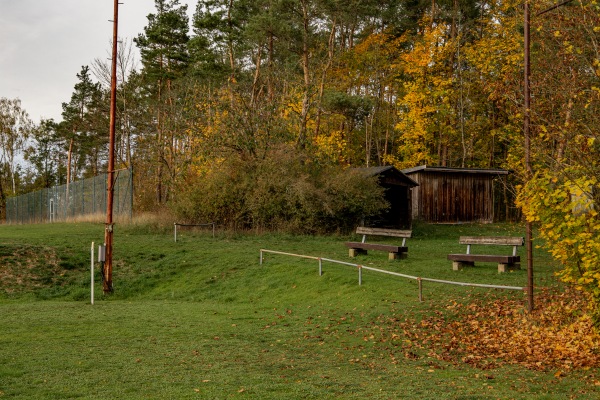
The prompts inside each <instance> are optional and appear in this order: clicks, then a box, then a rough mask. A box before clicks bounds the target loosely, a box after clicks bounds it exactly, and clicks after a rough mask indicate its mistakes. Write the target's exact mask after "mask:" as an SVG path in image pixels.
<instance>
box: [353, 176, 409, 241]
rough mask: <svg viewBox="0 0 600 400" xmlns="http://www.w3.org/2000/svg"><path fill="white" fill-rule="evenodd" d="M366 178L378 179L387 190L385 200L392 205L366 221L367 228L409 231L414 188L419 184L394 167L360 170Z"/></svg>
mask: <svg viewBox="0 0 600 400" xmlns="http://www.w3.org/2000/svg"><path fill="white" fill-rule="evenodd" d="M358 170H359V171H360V172H362V173H363V174H365V175H366V176H375V177H377V178H378V182H379V185H380V186H381V187H383V188H384V189H385V199H386V200H387V201H388V203H389V204H390V207H389V209H388V210H386V211H385V212H384V213H382V214H381V215H379V216H377V217H371V218H369V220H368V221H365V225H366V226H371V227H378V228H393V229H408V228H410V227H411V226H412V215H413V213H412V211H411V207H412V201H411V194H412V190H411V189H412V188H414V187H415V186H418V184H417V183H416V182H415V181H414V180H412V179H411V178H410V177H408V176H406V175H405V174H404V173H402V171H400V170H398V169H396V168H395V167H392V166H384V167H368V168H358Z"/></svg>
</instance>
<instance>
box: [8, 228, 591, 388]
mask: <svg viewBox="0 0 600 400" xmlns="http://www.w3.org/2000/svg"><path fill="white" fill-rule="evenodd" d="M479 233H481V234H493V235H500V234H515V233H516V234H522V233H521V232H520V227H518V226H512V225H489V226H483V227H482V226H471V225H464V226H417V227H416V228H415V237H414V238H413V239H411V240H409V242H408V244H409V258H408V259H406V260H397V261H392V262H390V261H388V260H387V255H386V254H383V253H377V252H375V253H373V254H369V255H368V256H364V257H359V258H358V260H357V262H360V263H365V264H366V265H373V266H374V267H377V268H382V269H389V270H392V271H398V272H402V273H406V274H410V275H417V276H424V277H434V278H440V279H450V280H461V281H468V282H480V283H495V284H507V285H516V286H522V285H524V283H525V279H526V272H525V270H521V271H515V272H511V273H508V274H502V275H499V274H498V273H497V270H496V266H495V265H491V264H490V265H482V266H478V267H475V268H470V269H465V270H463V271H460V272H454V271H452V270H451V266H450V263H449V262H448V261H447V260H446V259H445V257H446V254H447V253H448V252H460V251H464V248H463V247H462V246H459V245H458V244H457V239H458V236H459V235H462V234H479ZM102 235H103V226H102V225H91V224H77V225H62V224H55V225H33V226H1V227H0V257H2V258H0V262H2V263H3V265H2V266H0V271H3V274H4V275H0V277H3V278H1V279H3V280H1V281H0V282H1V283H3V285H4V286H3V287H0V299H1V300H0V315H2V323H1V324H0V398H23V399H24V398H77V397H80V398H98V399H108V398H128V399H130V398H261V399H265V398H272V399H279V398H284V397H285V398H338V397H342V398H364V397H367V396H369V397H372V398H381V399H387V398H464V399H467V398H539V399H543V398H565V397H569V396H579V398H597V396H598V392H597V391H595V387H594V386H590V383H589V380H588V379H585V378H584V376H585V375H593V374H595V373H596V371H591V372H590V371H586V372H584V373H579V372H574V373H571V374H568V375H567V376H566V377H561V378H560V379H557V378H555V377H554V374H553V373H551V372H550V373H541V372H534V371H529V370H525V369H523V368H520V367H516V366H515V367H504V368H501V369H498V370H493V371H481V370H477V369H473V368H471V367H469V366H466V365H460V364H459V365H454V366H453V365H450V364H443V363H440V362H439V361H437V360H434V359H433V358H430V357H428V356H427V354H425V353H423V354H417V355H411V357H408V358H407V357H405V355H404V353H403V349H402V346H401V344H402V340H403V339H402V337H401V336H400V337H398V338H390V339H389V340H388V341H385V342H382V341H380V340H373V337H375V336H377V335H376V333H377V332H378V327H377V326H376V322H375V321H376V320H377V317H378V316H379V315H382V314H384V315H386V316H392V317H395V318H397V319H401V320H404V319H406V318H415V319H418V318H419V317H420V316H422V315H425V314H427V313H431V312H438V311H442V312H443V309H444V307H445V304H446V302H447V301H449V300H458V301H461V299H463V298H465V297H466V296H467V295H471V296H476V297H493V296H497V295H502V296H511V297H516V298H521V297H523V295H522V293H518V292H497V291H489V290H482V289H469V288H463V287H454V286H445V285H444V286H442V285H439V284H433V283H427V284H425V288H424V297H425V302H423V303H419V302H418V301H417V286H416V283H415V282H414V281H410V280H404V279H401V278H390V277H388V276H384V275H381V274H377V273H373V272H368V271H365V273H364V275H363V285H362V286H358V284H357V273H356V271H355V270H354V269H353V268H352V267H346V266H341V265H334V264H327V263H326V264H324V271H325V274H324V275H323V276H322V277H319V276H318V274H317V263H316V261H312V260H302V259H295V258H289V257H285V256H279V255H269V256H268V257H267V260H266V263H265V264H264V265H263V266H262V267H261V266H259V265H258V257H259V249H260V248H267V249H273V250H281V251H288V252H293V253H301V254H308V255H315V256H323V257H328V258H333V259H338V260H343V261H350V260H349V259H348V257H347V250H346V248H345V247H344V246H343V244H342V243H343V241H344V240H345V239H346V238H343V237H335V236H331V237H309V236H301V237H297V236H286V235H261V236H251V235H248V236H246V235H243V236H228V235H217V238H215V239H213V238H212V237H211V236H210V235H208V234H205V233H201V232H196V233H194V232H184V233H182V234H181V235H180V237H179V239H180V241H179V242H178V243H174V242H173V237H172V232H170V231H168V230H163V231H161V230H150V229H147V228H144V227H118V229H117V232H116V233H115V261H116V262H115V272H114V283H115V290H116V293H115V294H114V295H113V296H111V297H110V298H104V296H102V294H99V295H98V296H97V301H96V304H95V305H94V306H91V305H89V282H90V277H89V253H90V244H91V242H92V241H95V242H100V241H101V240H102ZM391 242H393V240H392V241H391ZM11 252H17V253H19V252H20V254H24V257H27V258H28V260H29V262H28V263H25V264H26V266H23V265H21V266H20V268H21V271H22V270H23V268H27V269H28V270H29V271H30V273H29V274H24V275H22V276H20V277H18V276H15V275H16V274H17V272H15V271H19V268H16V269H15V267H14V264H15V263H16V260H14V259H13V260H10V261H7V260H8V259H9V258H11V257H12V256H10V253H11ZM36 254H37V255H36ZM40 254H44V256H41V255H40ZM46 254H50V255H51V256H47V255H46ZM521 254H523V252H521ZM34 255H36V256H34ZM536 256H537V257H536V269H537V271H538V272H537V274H536V284H537V285H540V286H546V285H552V284H555V282H554V278H552V268H551V267H550V266H549V265H548V260H547V259H545V258H543V255H542V254H537V253H536ZM13 258H14V257H13ZM9 264H10V265H13V267H11V268H12V269H10V272H7V271H9V270H8V267H6V266H5V265H9ZM25 264H24V265H25ZM44 266H46V268H44ZM9 278H10V279H9ZM96 279H99V277H98V274H97V278H96ZM16 282H20V284H18V285H17V284H16ZM7 283H12V284H11V285H10V287H7ZM15 287H16V288H18V290H15ZM8 289H10V290H12V291H11V292H10V293H9V292H7V290H8ZM96 293H101V290H100V285H99V284H97V286H96ZM38 299H42V300H44V301H32V300H38ZM374 333H375V335H373V334H374Z"/></svg>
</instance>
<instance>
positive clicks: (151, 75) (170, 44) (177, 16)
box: [134, 0, 189, 204]
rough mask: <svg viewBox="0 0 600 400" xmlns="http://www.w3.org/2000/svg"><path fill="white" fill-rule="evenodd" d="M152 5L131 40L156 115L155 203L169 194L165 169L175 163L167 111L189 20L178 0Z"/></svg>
mask: <svg viewBox="0 0 600 400" xmlns="http://www.w3.org/2000/svg"><path fill="white" fill-rule="evenodd" d="M155 6H156V11H157V12H156V14H149V15H148V25H147V26H146V27H145V28H144V34H140V35H139V36H138V37H137V38H135V39H134V42H135V44H136V45H137V46H138V48H139V49H140V52H141V57H142V65H143V77H144V79H145V81H146V82H147V84H148V86H147V100H148V106H149V107H150V112H151V113H152V115H153V116H154V118H155V122H154V129H153V130H154V131H155V133H154V138H153V141H154V145H153V146H151V149H152V152H153V155H152V158H153V163H152V164H151V167H152V168H153V169H155V170H156V172H155V174H156V176H155V178H156V203H157V204H162V203H163V202H164V201H165V200H166V199H167V198H168V195H169V190H168V186H165V185H164V180H165V177H164V168H165V166H166V167H167V168H171V167H172V163H173V162H174V160H173V157H172V155H173V154H172V153H169V151H168V149H173V148H176V147H177V146H176V141H177V138H176V136H177V135H176V132H175V131H174V130H170V129H169V126H173V123H172V122H170V121H167V119H168V118H170V114H169V113H167V112H166V110H167V109H168V108H172V107H173V106H174V105H175V104H176V103H177V99H176V98H175V96H176V95H175V91H173V82H174V81H175V80H176V79H178V78H181V77H182V76H183V75H184V73H185V72H186V70H187V67H188V63H189V53H188V42H189V35H188V31H189V26H188V22H189V21H188V17H187V14H186V11H187V5H183V6H182V5H180V4H179V1H178V0H155Z"/></svg>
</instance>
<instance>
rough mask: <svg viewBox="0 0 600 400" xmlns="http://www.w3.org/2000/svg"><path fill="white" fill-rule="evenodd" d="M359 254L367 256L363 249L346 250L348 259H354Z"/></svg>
mask: <svg viewBox="0 0 600 400" xmlns="http://www.w3.org/2000/svg"><path fill="white" fill-rule="evenodd" d="M359 254H367V251H366V250H365V249H348V255H349V256H350V257H356V256H357V255H359Z"/></svg>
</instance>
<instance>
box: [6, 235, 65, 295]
mask: <svg viewBox="0 0 600 400" xmlns="http://www.w3.org/2000/svg"><path fill="white" fill-rule="evenodd" d="M59 264H60V260H59V257H58V256H57V254H56V251H55V250H54V249H52V248H49V247H44V246H31V245H21V244H0V293H5V294H16V293H26V292H31V291H34V290H36V289H39V288H42V287H47V286H53V285H56V284H57V282H59V281H60V280H62V277H63V275H64V273H65V271H64V269H63V268H61V267H60V265H59Z"/></svg>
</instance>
